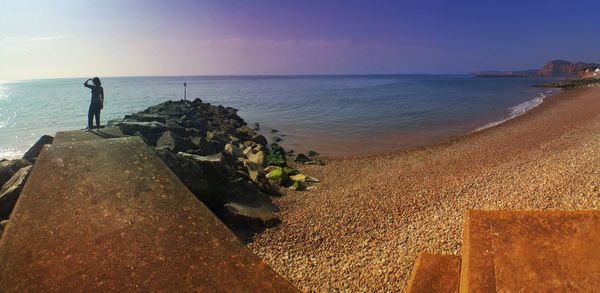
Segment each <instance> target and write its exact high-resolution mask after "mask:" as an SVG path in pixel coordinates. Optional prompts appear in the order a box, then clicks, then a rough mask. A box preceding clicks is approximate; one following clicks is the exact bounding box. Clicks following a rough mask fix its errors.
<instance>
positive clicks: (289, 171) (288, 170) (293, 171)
mask: <svg viewBox="0 0 600 293" xmlns="http://www.w3.org/2000/svg"><path fill="white" fill-rule="evenodd" d="M283 172H285V174H287V175H288V176H292V175H296V174H300V171H298V170H296V169H294V168H289V167H283Z"/></svg>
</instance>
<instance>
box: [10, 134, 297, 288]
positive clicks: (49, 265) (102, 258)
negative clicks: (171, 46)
mask: <svg viewBox="0 0 600 293" xmlns="http://www.w3.org/2000/svg"><path fill="white" fill-rule="evenodd" d="M104 132H105V133H104V134H98V135H96V134H94V133H93V132H83V131H75V132H64V133H58V134H57V135H56V139H55V142H54V143H53V144H52V145H47V146H45V147H44V149H43V150H42V152H41V154H40V155H39V157H38V159H37V162H36V164H35V166H34V168H33V170H32V172H31V174H30V177H29V179H28V181H27V184H26V185H25V187H24V189H23V191H22V193H21V195H20V199H19V201H18V202H17V205H16V206H15V209H14V211H13V213H12V215H11V218H10V222H9V225H8V226H7V228H6V231H5V232H4V235H3V237H2V239H1V240H0V291H2V292H95V291H101V292H192V291H193V292H294V291H297V290H296V289H295V288H293V287H292V286H291V285H290V284H289V283H288V282H287V281H286V280H284V279H283V278H281V277H280V276H279V275H277V274H276V273H275V272H274V271H273V270H271V269H270V268H269V267H268V266H267V265H266V264H265V263H264V262H263V261H261V260H260V259H259V258H258V257H257V256H255V255H254V254H252V253H251V252H250V251H249V250H247V249H246V248H245V246H244V245H243V244H242V243H241V242H240V241H239V240H238V239H237V238H236V237H235V236H234V234H233V233H232V232H231V231H230V230H229V229H228V228H227V227H226V226H225V225H224V224H223V223H222V222H221V221H220V220H219V219H217V218H216V217H215V216H214V214H213V213H212V212H211V211H210V210H209V209H208V208H207V207H206V206H204V204H202V202H200V201H199V200H198V199H197V198H196V197H195V196H194V195H193V194H192V193H191V192H190V191H189V190H188V189H186V187H185V186H184V185H183V184H182V183H181V182H180V181H179V180H178V178H177V177H176V176H175V175H174V174H173V173H172V172H171V171H170V170H169V169H168V168H167V167H166V166H165V165H164V164H163V163H162V161H161V160H160V159H159V158H158V157H156V156H155V155H154V153H153V152H151V150H150V149H149V148H148V147H147V146H146V145H145V144H144V142H143V141H142V140H141V139H140V138H138V137H121V138H119V136H121V135H120V134H119V133H112V132H110V130H109V131H104Z"/></svg>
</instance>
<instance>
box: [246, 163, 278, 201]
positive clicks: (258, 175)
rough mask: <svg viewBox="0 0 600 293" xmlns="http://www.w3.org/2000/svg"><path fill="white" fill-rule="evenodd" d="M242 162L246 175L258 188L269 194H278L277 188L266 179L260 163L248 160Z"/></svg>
mask: <svg viewBox="0 0 600 293" xmlns="http://www.w3.org/2000/svg"><path fill="white" fill-rule="evenodd" d="M243 163H244V167H245V168H246V171H247V172H248V177H249V178H250V180H252V182H253V183H254V185H256V187H258V189H260V190H261V191H263V192H265V193H267V194H270V195H279V191H278V190H277V188H276V187H275V186H273V185H272V184H271V182H269V180H268V179H267V177H266V173H265V169H263V167H262V165H260V164H257V163H255V162H252V161H250V160H244V162H243Z"/></svg>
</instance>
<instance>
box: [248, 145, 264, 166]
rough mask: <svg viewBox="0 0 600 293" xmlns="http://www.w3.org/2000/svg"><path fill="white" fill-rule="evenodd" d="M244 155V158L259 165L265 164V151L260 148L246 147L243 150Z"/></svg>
mask: <svg viewBox="0 0 600 293" xmlns="http://www.w3.org/2000/svg"><path fill="white" fill-rule="evenodd" d="M243 154H244V156H246V158H247V159H248V160H250V161H252V162H254V163H256V164H258V165H259V166H263V165H264V164H265V152H263V151H261V150H256V149H255V148H253V147H247V148H246V149H244V151H243Z"/></svg>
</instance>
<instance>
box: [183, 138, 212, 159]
mask: <svg viewBox="0 0 600 293" xmlns="http://www.w3.org/2000/svg"><path fill="white" fill-rule="evenodd" d="M190 141H191V143H192V144H193V145H194V146H195V147H194V149H193V152H194V154H195V155H201V156H207V155H214V154H216V153H218V151H217V150H215V148H214V146H213V145H212V144H211V143H210V142H208V141H207V140H206V139H205V138H204V137H192V138H190Z"/></svg>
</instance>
